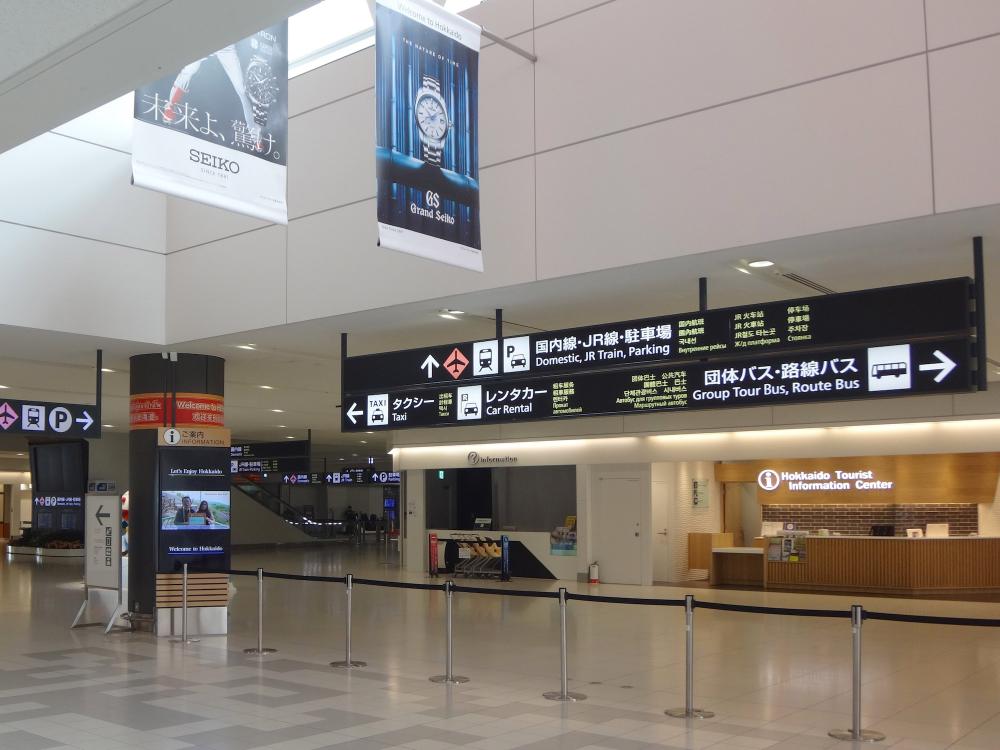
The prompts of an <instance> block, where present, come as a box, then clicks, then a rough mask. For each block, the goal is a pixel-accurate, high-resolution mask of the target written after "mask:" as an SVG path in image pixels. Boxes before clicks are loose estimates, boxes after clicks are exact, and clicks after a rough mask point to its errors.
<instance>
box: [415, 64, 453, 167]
mask: <svg viewBox="0 0 1000 750" xmlns="http://www.w3.org/2000/svg"><path fill="white" fill-rule="evenodd" d="M413 114H414V116H415V117H416V118H417V134H418V135H419V137H420V158H421V159H423V160H424V161H425V162H426V163H427V164H435V165H437V166H439V167H440V166H441V152H442V151H443V150H444V140H445V137H446V136H447V135H448V128H449V127H451V123H450V122H449V121H448V106H447V105H446V104H445V101H444V97H443V96H441V83H440V82H439V81H438V79H437V78H434V77H433V76H427V75H425V76H424V77H423V85H421V87H420V88H419V89H417V96H416V98H415V99H414V101H413Z"/></svg>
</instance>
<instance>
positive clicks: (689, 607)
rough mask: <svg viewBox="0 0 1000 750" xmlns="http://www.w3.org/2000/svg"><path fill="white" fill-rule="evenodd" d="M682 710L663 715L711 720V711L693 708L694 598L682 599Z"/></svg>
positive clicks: (712, 713)
mask: <svg viewBox="0 0 1000 750" xmlns="http://www.w3.org/2000/svg"><path fill="white" fill-rule="evenodd" d="M684 639H685V644H684V708H671V709H669V710H667V711H664V713H665V714H666V715H667V716H673V717H674V718H675V719H711V718H712V717H713V716H715V713H714V712H713V711H706V710H705V709H703V708H695V707H694V597H693V596H692V595H691V594H688V595H687V596H685V597H684Z"/></svg>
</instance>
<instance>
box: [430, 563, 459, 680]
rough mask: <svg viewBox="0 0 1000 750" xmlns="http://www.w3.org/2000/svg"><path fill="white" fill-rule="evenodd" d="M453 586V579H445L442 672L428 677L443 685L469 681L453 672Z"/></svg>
mask: <svg viewBox="0 0 1000 750" xmlns="http://www.w3.org/2000/svg"><path fill="white" fill-rule="evenodd" d="M454 586H455V583H454V581H445V584H444V600H445V622H444V640H445V652H444V654H445V655H444V674H438V675H434V676H433V677H431V678H430V681H431V682H437V683H441V684H445V685H461V684H462V683H464V682H468V681H469V678H468V677H463V676H462V675H456V674H455V639H454V632H453V630H452V598H453V596H454V592H453V591H452V589H453V588H454Z"/></svg>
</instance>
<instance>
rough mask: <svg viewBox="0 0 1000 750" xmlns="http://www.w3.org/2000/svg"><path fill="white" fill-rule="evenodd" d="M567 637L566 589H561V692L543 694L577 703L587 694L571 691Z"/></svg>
mask: <svg viewBox="0 0 1000 750" xmlns="http://www.w3.org/2000/svg"><path fill="white" fill-rule="evenodd" d="M567 651H568V649H567V638H566V589H564V588H563V589H559V692H558V693H557V692H555V691H554V690H553V691H550V692H548V693H543V694H542V696H543V697H544V698H546V699H547V700H550V701H565V702H569V703H575V702H576V701H583V700H586V699H587V696H586V695H584V694H583V693H571V692H570V691H569V664H568V655H567Z"/></svg>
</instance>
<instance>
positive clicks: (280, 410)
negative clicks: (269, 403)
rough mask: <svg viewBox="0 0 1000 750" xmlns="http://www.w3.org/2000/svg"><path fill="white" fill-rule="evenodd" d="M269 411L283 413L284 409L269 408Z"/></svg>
mask: <svg viewBox="0 0 1000 750" xmlns="http://www.w3.org/2000/svg"><path fill="white" fill-rule="evenodd" d="M271 411H273V412H274V413H275V414H284V413H285V410H284V409H271Z"/></svg>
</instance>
